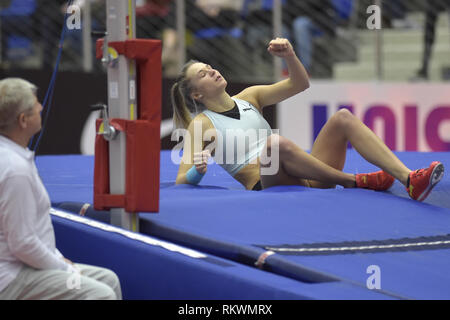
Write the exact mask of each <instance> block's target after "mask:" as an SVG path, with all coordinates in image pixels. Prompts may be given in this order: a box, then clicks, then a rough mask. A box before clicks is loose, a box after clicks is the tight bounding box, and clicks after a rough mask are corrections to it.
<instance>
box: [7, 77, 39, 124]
mask: <svg viewBox="0 0 450 320" xmlns="http://www.w3.org/2000/svg"><path fill="white" fill-rule="evenodd" d="M36 93H37V87H36V86H35V85H34V84H32V83H31V82H29V81H27V80H24V79H20V78H6V79H3V80H0V132H6V131H8V130H10V129H11V128H12V127H13V126H14V123H15V121H16V119H17V116H18V115H19V114H21V113H22V112H29V111H31V109H32V108H33V107H34V105H35V103H36V101H37V98H36Z"/></svg>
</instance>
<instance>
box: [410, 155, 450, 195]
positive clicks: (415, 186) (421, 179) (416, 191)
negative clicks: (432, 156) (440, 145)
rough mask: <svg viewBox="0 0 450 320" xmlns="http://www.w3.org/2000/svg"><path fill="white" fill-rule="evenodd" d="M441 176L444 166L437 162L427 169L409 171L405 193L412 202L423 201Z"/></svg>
mask: <svg viewBox="0 0 450 320" xmlns="http://www.w3.org/2000/svg"><path fill="white" fill-rule="evenodd" d="M443 176H444V165H443V164H442V163H441V162H439V161H433V162H432V163H431V164H430V166H429V167H428V168H425V169H418V170H416V171H411V173H410V174H409V187H408V188H406V191H408V193H409V196H410V197H411V198H413V199H414V200H417V201H423V200H425V199H426V197H428V195H429V194H430V191H431V190H432V189H433V188H434V186H435V185H436V184H437V183H438V182H439V181H441V179H442V177H443Z"/></svg>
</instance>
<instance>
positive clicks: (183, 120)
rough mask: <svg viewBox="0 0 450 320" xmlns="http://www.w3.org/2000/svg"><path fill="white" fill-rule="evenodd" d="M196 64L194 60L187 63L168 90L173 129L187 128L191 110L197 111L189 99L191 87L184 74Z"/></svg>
mask: <svg viewBox="0 0 450 320" xmlns="http://www.w3.org/2000/svg"><path fill="white" fill-rule="evenodd" d="M194 63H198V61H196V60H190V61H189V62H187V63H186V64H185V65H184V66H183V69H182V71H181V73H180V75H179V76H178V78H177V80H176V81H175V84H174V85H173V86H172V88H171V90H170V97H171V101H172V108H173V123H174V128H176V129H178V128H185V129H187V127H188V126H189V124H190V123H191V121H192V115H191V110H192V112H193V111H198V110H197V106H196V105H195V102H194V101H193V100H192V98H191V92H192V87H191V85H190V83H189V79H188V78H187V76H186V72H187V70H188V69H189V67H190V66H191V65H193V64H194Z"/></svg>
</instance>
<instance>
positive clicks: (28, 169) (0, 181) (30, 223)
mask: <svg viewBox="0 0 450 320" xmlns="http://www.w3.org/2000/svg"><path fill="white" fill-rule="evenodd" d="M33 156H34V152H31V151H30V150H29V149H28V148H23V147H22V146H20V145H18V144H16V143H15V142H13V141H12V140H10V139H8V138H6V137H4V136H2V135H0V291H2V290H3V289H5V288H6V287H7V286H8V284H9V283H10V282H11V281H12V280H14V279H15V278H16V276H17V275H18V273H19V272H20V270H21V268H22V266H23V265H28V266H31V267H33V268H36V269H61V270H67V271H69V270H71V268H72V267H71V266H70V264H68V263H66V262H65V261H64V260H63V259H62V254H61V253H60V252H59V251H58V249H56V247H55V234H54V230H53V225H52V222H51V218H50V199H49V197H48V194H47V191H46V190H45V188H44V185H43V184H42V182H41V179H40V177H39V175H38V172H37V169H36V166H35V164H34V159H33V158H34V157H33Z"/></svg>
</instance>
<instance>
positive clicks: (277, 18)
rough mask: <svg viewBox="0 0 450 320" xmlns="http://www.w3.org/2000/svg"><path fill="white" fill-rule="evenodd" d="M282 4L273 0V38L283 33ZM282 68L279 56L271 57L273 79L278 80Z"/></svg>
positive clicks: (277, 0) (278, 0) (279, 0)
mask: <svg viewBox="0 0 450 320" xmlns="http://www.w3.org/2000/svg"><path fill="white" fill-rule="evenodd" d="M282 15H283V13H282V5H281V0H273V13H272V28H273V38H277V37H281V36H282V33H283V22H282ZM282 69H283V65H282V61H281V59H280V58H276V57H274V58H273V76H274V80H275V81H278V80H280V78H281V71H282Z"/></svg>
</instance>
